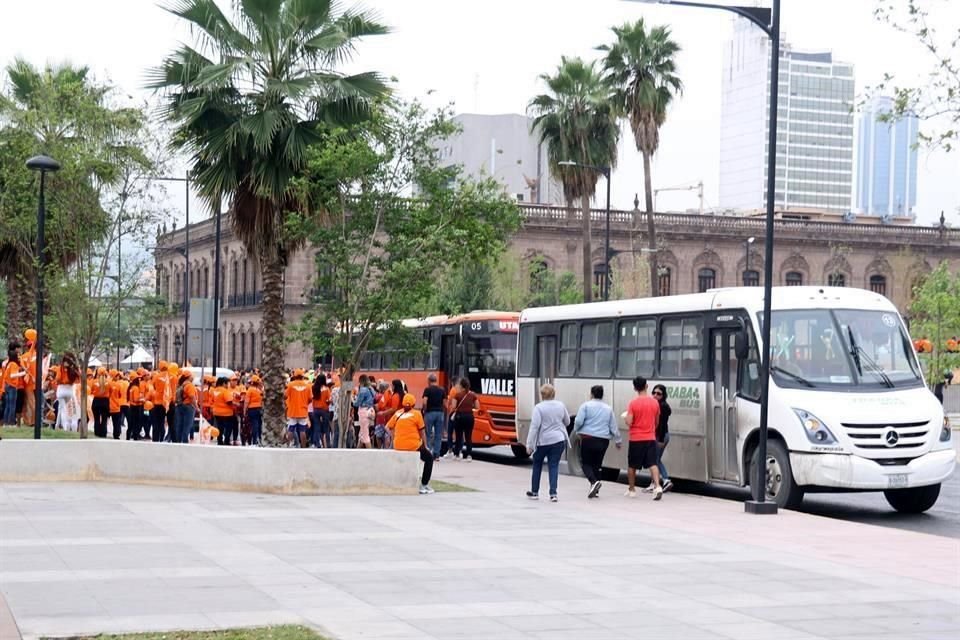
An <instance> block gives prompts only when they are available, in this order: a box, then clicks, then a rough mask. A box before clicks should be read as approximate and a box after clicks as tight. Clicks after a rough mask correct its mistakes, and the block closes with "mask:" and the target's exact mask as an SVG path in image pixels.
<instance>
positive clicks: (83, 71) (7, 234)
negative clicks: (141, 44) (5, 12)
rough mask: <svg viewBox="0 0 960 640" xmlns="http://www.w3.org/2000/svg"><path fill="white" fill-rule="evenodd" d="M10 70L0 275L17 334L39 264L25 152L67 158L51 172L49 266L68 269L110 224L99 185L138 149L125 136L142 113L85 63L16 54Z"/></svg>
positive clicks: (4, 110)
mask: <svg viewBox="0 0 960 640" xmlns="http://www.w3.org/2000/svg"><path fill="white" fill-rule="evenodd" d="M6 75H7V78H8V80H9V82H8V83H7V89H6V91H5V92H3V93H2V94H0V213H2V215H0V276H2V277H3V278H4V280H5V281H6V283H7V286H8V291H9V293H10V298H11V300H10V305H9V307H8V323H7V324H8V331H9V333H10V335H11V337H13V336H19V335H20V334H21V332H22V330H23V328H24V327H25V326H27V325H28V324H30V323H32V318H33V306H34V305H33V303H34V299H35V296H34V294H33V282H34V278H35V275H36V265H37V264H38V260H37V256H36V255H35V254H34V249H35V245H34V240H35V238H36V225H37V201H36V198H37V178H36V175H35V174H34V173H33V172H31V171H29V170H27V169H26V168H25V167H24V162H25V160H26V159H27V158H28V157H30V156H32V155H35V154H37V153H46V154H48V155H50V156H52V157H54V158H56V159H57V160H59V161H60V163H61V164H62V166H63V169H62V170H61V171H60V172H58V173H57V174H55V175H52V176H50V179H49V184H48V197H47V226H46V252H45V253H46V261H47V263H48V264H49V265H50V266H51V268H53V269H60V270H63V269H65V268H67V267H68V266H69V265H70V264H72V263H73V261H74V260H75V259H76V255H77V250H78V248H79V247H80V246H82V245H84V244H86V243H90V242H94V241H95V240H96V239H98V238H99V237H100V235H101V234H102V233H103V232H104V231H105V228H106V226H108V224H109V221H108V220H107V216H106V215H105V214H104V212H103V211H102V209H101V208H100V206H99V195H100V190H101V189H102V187H103V185H106V184H109V183H110V182H111V181H114V180H115V179H116V163H115V160H116V159H117V158H121V157H124V156H127V155H129V154H130V153H132V150H131V149H128V148H126V147H125V146H123V144H122V143H120V140H121V136H122V135H123V134H124V132H127V131H129V130H131V129H132V128H137V127H139V126H140V124H139V121H140V120H141V116H140V114H139V112H138V111H137V110H135V109H127V108H116V107H114V106H112V105H111V104H110V102H111V101H110V98H111V91H112V88H111V87H110V86H109V85H107V84H102V83H97V82H96V81H95V80H94V79H93V78H92V77H91V76H90V73H89V70H88V69H87V68H86V67H76V66H72V65H70V64H64V65H61V66H56V67H51V66H47V67H45V68H43V69H39V68H36V67H34V66H33V65H31V64H30V63H28V62H26V61H24V60H21V59H17V60H15V61H14V62H13V63H11V64H10V65H9V66H8V67H7V68H6ZM78 243H79V244H78Z"/></svg>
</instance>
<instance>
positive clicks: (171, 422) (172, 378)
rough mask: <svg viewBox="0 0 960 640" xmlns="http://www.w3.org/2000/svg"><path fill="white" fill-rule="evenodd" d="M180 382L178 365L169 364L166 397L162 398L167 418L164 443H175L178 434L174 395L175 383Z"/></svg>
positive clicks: (175, 391) (175, 390)
mask: <svg viewBox="0 0 960 640" xmlns="http://www.w3.org/2000/svg"><path fill="white" fill-rule="evenodd" d="M179 381H180V365H178V364H177V363H175V362H170V363H168V364H167V383H166V387H165V389H166V395H165V396H164V402H163V406H164V407H166V409H167V412H166V417H167V435H166V437H164V439H163V441H164V442H176V435H177V433H178V427H177V402H176V398H175V396H176V393H177V383H178V382H179Z"/></svg>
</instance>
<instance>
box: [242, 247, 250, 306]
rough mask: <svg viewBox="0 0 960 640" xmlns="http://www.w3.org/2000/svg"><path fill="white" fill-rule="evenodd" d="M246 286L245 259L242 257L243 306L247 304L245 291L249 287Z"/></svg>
mask: <svg viewBox="0 0 960 640" xmlns="http://www.w3.org/2000/svg"><path fill="white" fill-rule="evenodd" d="M247 286H248V283H247V259H246V258H244V259H243V304H244V306H246V305H247V304H249V302H248V301H247V292H248V291H249V289H248V288H247Z"/></svg>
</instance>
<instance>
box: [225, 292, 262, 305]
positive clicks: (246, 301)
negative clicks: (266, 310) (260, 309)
mask: <svg viewBox="0 0 960 640" xmlns="http://www.w3.org/2000/svg"><path fill="white" fill-rule="evenodd" d="M262 303H263V291H256V292H254V291H249V292H247V293H234V294H232V295H229V296H227V304H228V305H229V306H231V307H234V308H243V307H256V306H258V305H260V304H262Z"/></svg>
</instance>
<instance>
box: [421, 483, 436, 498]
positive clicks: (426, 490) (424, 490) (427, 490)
mask: <svg viewBox="0 0 960 640" xmlns="http://www.w3.org/2000/svg"><path fill="white" fill-rule="evenodd" d="M431 493H436V491H434V490H433V487H430V486H428V485H423V486H422V487H420V495H422V496H425V495H429V494H431Z"/></svg>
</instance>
